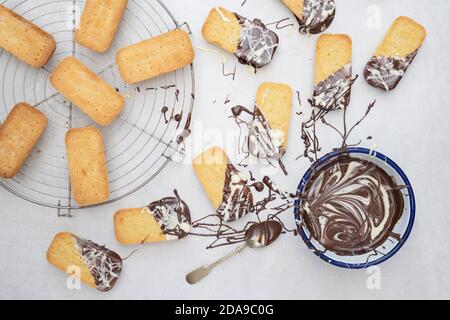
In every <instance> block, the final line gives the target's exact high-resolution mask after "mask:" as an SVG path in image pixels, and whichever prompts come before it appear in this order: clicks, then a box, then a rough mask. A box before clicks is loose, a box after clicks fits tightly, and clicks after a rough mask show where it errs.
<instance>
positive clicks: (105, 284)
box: [73, 236, 122, 291]
mask: <svg viewBox="0 0 450 320" xmlns="http://www.w3.org/2000/svg"><path fill="white" fill-rule="evenodd" d="M73 237H74V238H75V240H76V247H77V249H78V251H79V252H80V254H81V256H82V258H83V261H84V263H85V264H86V266H87V267H88V269H89V271H90V272H91V274H92V276H93V277H94V280H95V284H96V286H97V289H98V290H100V291H109V290H111V289H112V288H113V287H114V284H115V283H116V281H117V279H118V278H119V275H120V273H121V271H122V259H121V258H120V256H119V255H118V254H117V253H115V252H114V251H112V250H109V249H107V248H105V247H104V246H100V245H98V244H96V243H95V242H93V241H90V240H84V239H81V238H78V237H76V236H73Z"/></svg>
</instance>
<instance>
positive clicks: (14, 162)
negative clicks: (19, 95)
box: [0, 103, 48, 178]
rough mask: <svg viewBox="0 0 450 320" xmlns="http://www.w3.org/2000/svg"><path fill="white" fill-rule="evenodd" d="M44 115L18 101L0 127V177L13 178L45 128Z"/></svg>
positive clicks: (45, 119)
mask: <svg viewBox="0 0 450 320" xmlns="http://www.w3.org/2000/svg"><path fill="white" fill-rule="evenodd" d="M47 122H48V121H47V118H46V116H45V115H44V114H43V113H42V112H40V111H39V110H37V109H35V108H34V107H32V106H30V105H29V104H26V103H19V104H17V105H15V106H14V108H13V109H12V110H11V112H10V113H9V115H8V117H7V118H6V120H5V122H4V123H3V125H2V126H1V127H0V177H3V178H13V177H14V176H15V175H16V174H17V172H19V170H20V169H21V167H22V165H23V164H24V162H25V161H26V159H27V158H28V156H29V155H30V153H31V151H32V150H33V148H34V146H35V145H36V143H37V142H38V140H39V138H40V136H41V135H42V133H43V132H44V130H45V128H47Z"/></svg>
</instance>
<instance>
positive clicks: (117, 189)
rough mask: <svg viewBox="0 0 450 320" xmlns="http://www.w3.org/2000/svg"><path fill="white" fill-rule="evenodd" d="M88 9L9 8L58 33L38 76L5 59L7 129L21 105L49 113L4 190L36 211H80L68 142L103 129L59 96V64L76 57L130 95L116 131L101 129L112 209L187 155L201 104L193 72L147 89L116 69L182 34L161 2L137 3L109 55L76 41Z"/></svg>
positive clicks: (14, 1) (45, 2) (43, 1)
mask: <svg viewBox="0 0 450 320" xmlns="http://www.w3.org/2000/svg"><path fill="white" fill-rule="evenodd" d="M84 2H85V1H80V0H6V1H2V4H3V5H4V6H6V7H8V8H10V9H12V10H14V11H15V12H17V13H18V14H20V15H22V16H23V17H25V18H26V19H28V20H30V21H32V22H33V23H35V24H36V25H38V26H40V27H42V28H43V29H44V30H46V31H47V32H49V33H51V34H52V35H53V36H54V38H55V40H56V42H57V49H56V51H55V53H54V55H53V57H52V58H51V60H50V61H49V63H48V64H47V65H46V66H45V67H43V68H40V69H35V68H32V67H30V66H28V65H27V64H25V63H23V62H20V61H18V60H17V59H16V58H14V57H13V56H11V55H10V54H9V53H7V52H5V51H3V50H1V51H0V123H2V122H3V121H4V120H5V118H6V116H7V115H8V113H9V111H10V110H11V109H12V107H13V106H14V105H15V104H16V103H18V102H27V103H29V104H31V105H34V106H35V107H36V108H38V109H39V110H41V111H42V112H44V113H45V114H46V116H47V118H48V120H49V121H48V123H49V124H48V128H47V130H46V132H45V133H44V134H43V136H42V138H41V139H40V141H39V143H38V145H37V146H36V147H35V148H34V150H33V153H32V154H31V155H30V157H29V158H28V160H27V162H26V163H25V165H24V166H23V167H22V170H21V171H20V172H19V173H18V174H17V175H16V177H15V178H14V179H10V180H7V179H0V185H1V186H2V187H4V188H5V189H7V190H8V191H10V192H12V193H13V194H15V195H17V196H19V197H21V198H23V199H25V200H27V201H31V202H33V203H35V204H39V205H42V206H46V207H51V208H55V209H58V214H61V215H64V214H63V213H62V212H63V211H64V212H66V211H67V212H68V214H67V215H70V211H71V210H72V209H80V208H82V207H80V206H79V205H77V204H76V203H75V201H74V200H73V199H72V196H71V186H70V179H69V175H68V168H67V160H66V150H65V144H64V136H65V134H66V132H67V130H68V129H70V128H76V127H84V126H88V125H95V124H94V123H93V122H92V121H91V120H90V119H89V118H88V117H87V116H86V115H85V114H84V113H82V112H81V111H80V110H78V109H77V108H76V106H73V105H72V104H71V103H70V102H68V101H66V100H65V99H64V98H63V97H62V96H61V95H60V94H58V92H56V91H55V90H54V89H53V88H52V86H51V84H50V81H49V78H50V73H51V71H52V70H53V69H54V68H55V66H56V65H57V64H58V62H59V61H60V60H61V59H63V58H64V57H67V56H74V57H76V58H77V59H79V60H81V61H82V62H83V63H84V64H86V65H87V66H88V67H89V68H91V69H92V70H95V72H97V74H99V75H100V76H101V77H102V78H103V79H105V80H106V81H107V82H108V83H110V84H111V85H112V86H114V87H116V89H117V90H118V91H119V92H120V93H122V94H123V95H124V96H125V98H126V107H125V110H124V111H123V112H122V114H121V115H120V117H119V118H118V119H117V120H116V121H115V122H114V123H113V124H112V125H111V126H109V127H105V128H99V129H101V131H102V134H103V137H104V140H105V149H106V150H105V151H106V158H107V165H108V171H109V180H110V191H111V193H110V200H109V201H108V202H106V203H111V202H114V201H117V200H119V199H122V198H124V197H126V196H128V195H130V194H132V193H134V192H136V191H137V190H139V189H140V188H142V187H143V186H144V185H146V184H147V183H149V182H150V181H151V180H152V179H153V178H154V177H155V176H156V175H158V174H159V173H160V172H161V170H163V168H164V167H165V166H166V165H167V164H168V163H169V162H170V161H171V159H173V157H174V156H175V155H178V156H180V155H181V156H182V155H183V154H184V148H183V143H180V141H178V140H179V139H177V138H178V137H179V136H180V135H182V134H183V131H184V129H186V128H187V127H188V126H189V123H190V117H191V114H192V110H193V104H194V99H195V79H194V69H193V66H192V65H190V66H187V67H185V68H183V69H179V70H177V71H175V72H172V73H169V74H166V75H163V76H160V77H157V78H154V79H151V80H148V81H145V82H142V83H139V84H138V85H127V84H125V83H124V82H123V81H122V79H121V77H120V74H119V71H118V69H117V66H116V65H115V54H116V52H117V51H118V50H119V49H120V48H122V47H125V46H128V45H131V44H133V43H136V42H138V41H141V40H144V39H148V38H150V37H153V36H155V35H159V34H162V33H165V32H168V31H170V30H173V29H176V28H185V29H187V30H186V31H188V32H190V30H189V26H188V25H187V24H186V23H184V24H179V23H178V22H177V21H176V20H175V18H174V17H173V15H172V14H171V13H170V11H169V10H168V9H167V8H166V6H165V5H164V4H163V3H162V2H161V1H160V0H129V1H128V6H127V8H126V11H125V13H124V16H123V18H122V21H121V23H120V26H119V29H118V31H117V34H116V37H115V40H114V42H113V44H112V46H111V48H110V50H108V51H107V52H106V53H103V54H98V53H95V52H93V51H90V50H89V49H86V48H83V47H81V46H79V45H78V44H77V43H76V42H75V41H74V33H75V30H76V27H77V22H78V21H79V17H80V15H81V12H82V9H83V7H84Z"/></svg>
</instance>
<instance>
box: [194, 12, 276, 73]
mask: <svg viewBox="0 0 450 320" xmlns="http://www.w3.org/2000/svg"><path fill="white" fill-rule="evenodd" d="M202 34H203V37H204V38H205V39H206V40H207V41H208V42H210V43H212V44H215V45H217V46H219V47H221V48H222V49H224V50H227V51H228V52H231V53H233V54H234V55H235V56H236V57H237V58H238V59H239V62H241V63H244V64H249V65H251V66H253V67H255V68H262V67H264V66H266V65H268V64H269V63H270V62H271V61H272V59H273V56H274V54H275V51H276V50H277V47H278V44H279V39H278V36H277V34H276V33H275V32H273V31H271V30H269V29H268V28H267V27H266V26H265V25H264V23H262V21H261V20H259V19H254V20H253V21H252V20H249V19H247V18H245V17H242V16H240V15H239V14H237V13H233V12H230V11H228V10H226V9H224V8H220V7H216V8H213V9H212V10H211V12H210V13H209V15H208V17H207V18H206V21H205V23H204V24H203V28H202Z"/></svg>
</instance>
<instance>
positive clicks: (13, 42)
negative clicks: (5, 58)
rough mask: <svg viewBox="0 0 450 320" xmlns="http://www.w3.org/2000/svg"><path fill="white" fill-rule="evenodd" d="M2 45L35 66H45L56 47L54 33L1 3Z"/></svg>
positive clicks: (0, 43)
mask: <svg viewBox="0 0 450 320" xmlns="http://www.w3.org/2000/svg"><path fill="white" fill-rule="evenodd" d="M0 47H1V48H3V49H5V50H6V51H8V52H9V53H11V54H12V55H13V56H15V57H16V58H17V59H19V60H22V61H24V62H26V63H28V64H29V65H30V66H32V67H35V68H40V67H43V66H44V65H45V64H46V63H47V62H48V60H49V59H50V57H51V56H52V55H53V52H54V51H55V48H56V43H55V39H54V38H53V36H52V35H50V34H49V33H47V32H45V31H44V30H42V29H40V28H39V27H37V26H36V25H34V24H33V23H31V22H30V21H28V20H26V19H24V18H22V17H21V16H19V15H18V14H16V13H15V12H14V11H12V10H9V9H8V8H6V7H4V6H3V5H0Z"/></svg>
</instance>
